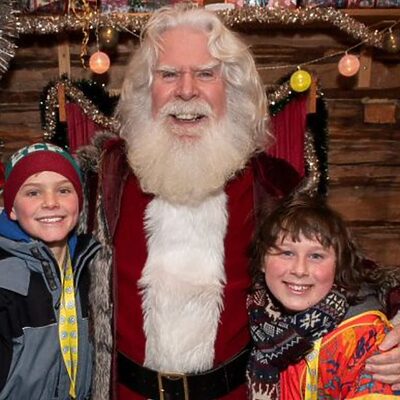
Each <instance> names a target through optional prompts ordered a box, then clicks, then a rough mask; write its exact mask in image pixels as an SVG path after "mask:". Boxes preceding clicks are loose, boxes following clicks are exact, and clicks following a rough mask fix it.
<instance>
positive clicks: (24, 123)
mask: <svg viewBox="0 0 400 400" xmlns="http://www.w3.org/2000/svg"><path fill="white" fill-rule="evenodd" d="M395 15H396V17H395V18H398V19H399V18H400V13H399V12H396V14H395ZM366 18H367V19H366V20H365V22H367V23H376V22H379V19H382V18H380V17H378V21H377V19H376V18H373V19H372V20H371V21H370V20H368V16H367V17H366ZM237 29H238V31H239V32H240V34H242V35H243V36H244V38H245V39H246V41H247V42H248V43H249V45H250V46H251V48H252V51H253V53H254V55H255V58H256V62H257V65H258V67H259V70H260V73H261V76H262V78H263V80H264V82H265V84H266V85H267V86H268V85H272V84H274V83H276V82H277V81H278V80H279V79H280V78H281V77H282V76H286V75H287V74H288V73H289V72H291V70H289V69H281V68H276V67H278V66H279V65H286V64H290V65H296V64H302V63H304V62H306V61H308V60H314V59H318V58H320V57H323V56H326V55H328V54H332V53H333V52H336V51H343V50H344V49H347V48H349V47H351V46H352V45H354V43H355V42H354V39H352V38H349V37H348V36H346V35H344V34H343V33H341V32H339V30H337V29H336V28H332V27H328V26H311V27H301V28H298V27H297V28H290V29H289V28H287V27H284V28H282V27H278V26H274V27H260V26H242V27H238V28H237ZM63 40H65V37H64V38H61V37H58V36H56V35H47V36H23V37H21V38H20V39H19V41H18V46H19V48H18V50H17V54H16V57H15V58H14V59H13V61H12V63H11V65H10V68H9V71H7V73H6V74H5V75H4V76H3V78H2V80H0V140H2V141H3V142H4V148H3V150H2V153H1V157H2V160H3V161H5V160H6V159H7V158H8V156H9V154H10V153H12V152H13V151H15V150H16V149H18V148H20V147H21V146H23V145H26V144H28V143H32V142H34V141H37V140H39V139H40V138H41V135H42V132H41V126H40V114H39V99H40V94H41V92H42V90H43V88H44V87H45V86H46V85H47V84H48V82H49V81H50V80H55V79H57V78H58V75H59V64H58V62H59V61H58V52H59V45H60V44H62V42H63ZM67 40H68V46H69V51H70V57H71V79H74V80H75V79H76V80H77V79H90V78H94V79H96V80H98V81H100V82H102V83H104V84H105V85H106V88H107V89H108V90H110V91H118V90H119V88H120V86H121V83H122V79H123V74H124V70H125V65H126V63H127V60H128V58H129V56H130V54H131V52H132V50H133V48H134V47H135V46H136V45H137V40H136V39H135V38H133V37H132V36H124V35H122V36H121V38H120V43H119V45H118V48H117V50H116V51H115V52H114V53H113V54H111V62H112V68H111V70H110V71H109V73H107V74H105V75H104V76H94V77H93V76H92V75H91V73H90V71H89V70H85V69H83V68H82V65H81V61H80V56H79V55H80V51H81V49H80V40H81V37H80V36H79V34H76V33H74V34H70V35H69V36H67ZM92 51H93V49H90V52H92ZM371 55H372V58H371V60H372V63H371V65H368V64H364V67H363V66H362V67H361V71H362V72H361V73H362V82H360V81H359V79H358V78H344V77H341V76H340V75H339V74H338V72H337V62H338V57H336V58H326V59H323V60H321V61H319V62H317V63H315V64H312V65H310V66H309V70H311V71H312V72H314V73H316V75H317V76H318V79H319V83H320V87H321V88H322V89H323V92H324V94H325V96H324V98H325V100H326V104H327V107H328V112H329V120H328V127H329V153H328V158H329V176H330V186H329V194H328V195H329V201H330V203H331V204H332V205H333V206H334V207H335V208H336V209H337V210H338V211H339V212H341V213H342V214H343V215H344V217H345V218H346V219H347V221H348V222H349V224H350V226H351V227H352V229H353V230H354V232H355V233H356V236H357V238H358V239H359V241H360V243H361V245H362V246H363V248H364V249H365V251H366V253H367V254H368V255H369V256H370V257H372V258H374V259H375V260H377V261H379V262H381V263H384V264H396V265H400V246H399V245H398V243H399V241H400V111H399V106H398V100H399V98H400V63H399V61H400V54H399V53H398V54H389V53H387V52H385V51H382V50H377V49H373V50H372V54H371ZM367 61H368V58H367ZM371 100H373V101H376V100H379V103H378V105H377V106H375V105H374V104H372V106H371ZM369 106H371V107H372V111H373V112H375V115H374V116H373V121H375V122H366V119H368V118H369V120H370V119H371V118H370V117H368V116H366V115H365V114H366V109H367V107H369ZM376 110H378V111H376ZM390 110H392V111H394V114H393V117H392V120H390V118H389V120H390V121H389V122H386V123H382V118H383V119H385V118H386V119H387V118H388V112H389V114H390ZM370 111H371V110H370ZM376 113H377V115H376ZM367 117H368V118H367ZM374 118H375V119H374ZM0 151H1V149H0Z"/></svg>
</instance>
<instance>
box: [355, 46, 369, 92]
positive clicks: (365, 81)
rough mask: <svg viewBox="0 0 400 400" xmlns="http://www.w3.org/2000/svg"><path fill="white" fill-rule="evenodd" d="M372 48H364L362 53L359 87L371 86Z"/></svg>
mask: <svg viewBox="0 0 400 400" xmlns="http://www.w3.org/2000/svg"><path fill="white" fill-rule="evenodd" d="M371 70H372V50H371V49H370V48H368V49H363V50H362V51H361V54H360V71H359V72H358V87H359V88H368V87H370V86H371Z"/></svg>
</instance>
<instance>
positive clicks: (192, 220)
mask: <svg viewBox="0 0 400 400" xmlns="http://www.w3.org/2000/svg"><path fill="white" fill-rule="evenodd" d="M226 201H227V200H226V194H225V193H221V194H218V195H216V196H213V197H212V198H209V199H207V200H206V201H204V202H203V203H201V204H200V205H199V206H197V207H188V206H182V205H172V204H171V203H168V202H166V201H164V200H161V199H159V198H155V199H154V200H152V201H151V203H150V204H149V205H148V207H147V209H146V214H145V229H146V233H147V239H148V242H147V246H148V258H147V262H146V265H145V267H144V269H143V273H142V277H141V279H140V281H139V287H140V288H141V289H142V295H143V313H144V331H145V334H146V338H147V342H146V355H145V365H146V366H148V367H151V368H153V369H156V370H160V371H168V372H199V371H204V370H207V369H209V368H211V367H212V365H213V361H214V343H215V338H216V335H217V327H218V322H219V317H220V314H221V310H222V307H223V298H222V297H223V289H224V285H225V281H226V276H225V270H224V238H225V233H226V228H227V221H228V216H227V211H226Z"/></svg>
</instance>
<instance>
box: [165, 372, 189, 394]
mask: <svg viewBox="0 0 400 400" xmlns="http://www.w3.org/2000/svg"><path fill="white" fill-rule="evenodd" d="M163 378H166V379H169V380H171V381H178V380H182V385H183V393H184V396H185V398H184V400H189V386H188V381H187V376H186V375H185V374H176V373H168V372H157V379H158V393H159V396H160V400H166V398H165V394H164V392H165V390H164V387H163Z"/></svg>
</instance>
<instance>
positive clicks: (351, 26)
mask: <svg viewBox="0 0 400 400" xmlns="http://www.w3.org/2000/svg"><path fill="white" fill-rule="evenodd" d="M218 14H219V16H220V17H221V19H222V21H223V22H224V23H225V25H227V26H229V27H231V28H236V27H238V26H240V25H242V24H253V25H254V24H259V25H262V26H268V25H270V24H275V25H276V24H279V25H294V26H296V25H309V24H313V23H324V24H330V25H332V26H335V27H337V28H338V29H339V30H341V31H342V32H344V33H346V34H348V35H349V36H350V37H353V38H354V39H356V40H357V41H362V42H364V43H365V44H367V45H370V46H373V47H377V48H383V47H384V45H383V41H384V33H383V32H380V31H378V30H372V31H371V30H370V29H369V28H368V27H367V26H366V25H365V24H363V23H361V22H359V21H357V20H355V19H354V18H352V17H350V16H349V15H347V14H346V13H345V12H343V11H341V10H336V9H334V8H331V7H328V8H310V7H305V8H296V9H287V8H266V7H258V6H251V7H250V6H247V7H243V8H240V9H233V10H224V11H219V12H218ZM149 16H150V14H128V13H107V14H105V13H104V14H102V13H99V12H97V11H93V12H91V13H90V14H88V15H86V16H85V18H82V17H79V16H75V15H71V14H70V15H54V16H42V17H40V16H35V17H34V18H32V16H27V15H20V16H18V17H17V21H16V29H17V31H18V32H19V33H20V34H50V33H61V32H64V31H77V30H81V29H82V28H83V27H87V26H89V28H90V29H94V28H96V27H101V26H111V27H113V28H115V29H117V30H119V31H128V32H133V33H139V32H140V31H141V30H142V29H143V27H144V25H145V24H146V22H147V20H148V18H149Z"/></svg>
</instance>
